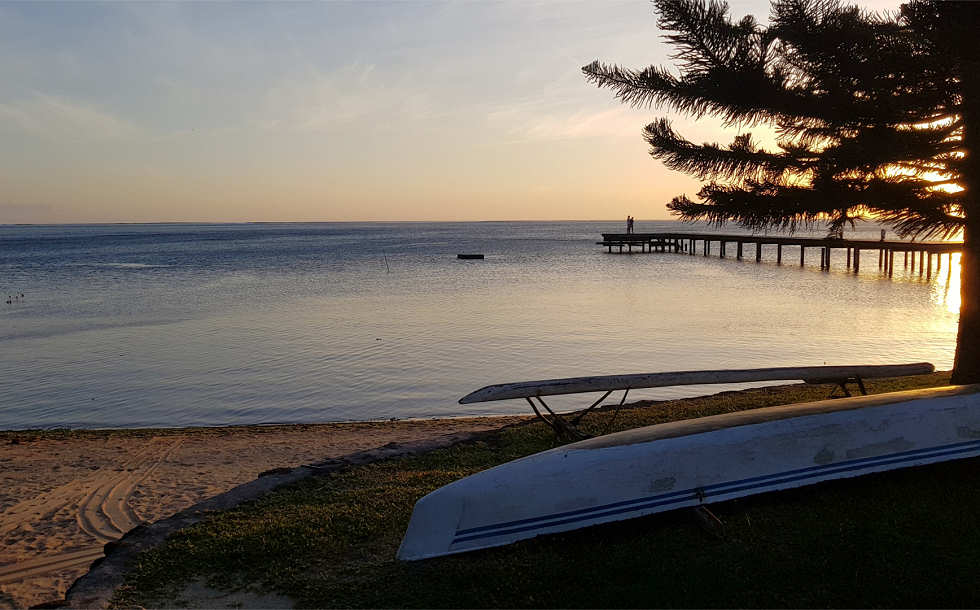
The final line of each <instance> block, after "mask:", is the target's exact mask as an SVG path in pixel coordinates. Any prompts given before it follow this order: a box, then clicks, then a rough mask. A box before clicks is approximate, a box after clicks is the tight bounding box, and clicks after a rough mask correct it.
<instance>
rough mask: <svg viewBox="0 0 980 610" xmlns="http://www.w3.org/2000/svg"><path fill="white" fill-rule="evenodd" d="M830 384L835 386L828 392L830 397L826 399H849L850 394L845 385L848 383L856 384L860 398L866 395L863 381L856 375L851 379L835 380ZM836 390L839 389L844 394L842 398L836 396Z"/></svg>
mask: <svg viewBox="0 0 980 610" xmlns="http://www.w3.org/2000/svg"><path fill="white" fill-rule="evenodd" d="M830 383H836V384H837V385H835V386H834V388H833V389H832V390H831V391H830V396H828V397H827V398H850V397H851V392H850V391H849V390H848V389H847V384H849V383H856V384H857V386H858V389H860V390H861V395H862V396H867V395H868V391H867V390H866V389H865V388H864V381H863V380H862V379H861V378H860V377H858V376H857V375H855V376H853V377H846V378H844V379H835V380H832V381H831V382H830ZM837 388H840V389H841V390H842V391H843V392H844V395H843V396H837Z"/></svg>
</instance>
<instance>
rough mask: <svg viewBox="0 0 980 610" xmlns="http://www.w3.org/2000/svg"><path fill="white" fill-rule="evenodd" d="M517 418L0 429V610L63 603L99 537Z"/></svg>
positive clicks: (96, 551)
mask: <svg viewBox="0 0 980 610" xmlns="http://www.w3.org/2000/svg"><path fill="white" fill-rule="evenodd" d="M523 419H525V418H523V417H492V418H491V417H485V418H466V419H441V420H410V421H395V422H356V423H340V424H316V425H294V426H253V427H235V428H197V429H190V430H149V431H134V430H123V431H106V432H97V431H91V432H85V431H83V432H78V433H74V434H67V435H50V434H41V435H40V436H36V437H32V435H30V434H29V433H15V432H14V433H11V432H8V433H4V432H0V608H8V607H15V608H17V607H25V606H29V605H32V604H38V603H41V602H47V601H51V600H55V599H61V598H62V597H63V596H64V592H65V590H66V589H67V588H68V586H69V585H71V583H72V582H73V581H74V580H75V579H76V578H78V577H79V576H81V575H82V574H84V573H85V572H86V571H87V569H88V566H89V565H90V564H91V563H92V562H93V561H94V560H95V559H97V558H99V557H101V556H102V546H103V545H104V544H105V543H106V542H109V541H111V540H115V539H117V538H119V537H120V536H121V535H122V534H123V533H125V532H126V531H128V530H129V529H131V528H133V527H135V526H136V525H138V524H139V523H142V522H152V521H156V520H158V519H161V518H164V517H168V516H170V515H172V514H173V513H176V512H178V511H180V510H183V509H184V508H187V507H189V506H191V505H193V504H196V503H197V502H199V501H201V500H204V499H206V498H209V497H211V496H214V495H217V494H219V493H222V492H225V491H227V490H229V489H231V488H232V487H235V486H237V485H240V484H242V483H246V482H248V481H251V480H253V479H255V478H256V477H257V476H258V475H259V473H261V472H264V471H267V470H270V469H274V468H287V467H295V466H300V465H302V464H307V463H312V462H317V461H321V460H324V459H328V458H335V457H340V456H343V455H347V454H350V453H354V452H356V451H363V450H366V449H373V448H376V447H380V446H383V445H386V444H388V443H403V442H411V441H420V440H427V439H433V438H437V437H440V436H444V435H449V434H458V433H464V432H477V431H481V430H490V429H494V428H499V427H501V426H505V425H508V424H512V423H516V422H518V421H521V420H523Z"/></svg>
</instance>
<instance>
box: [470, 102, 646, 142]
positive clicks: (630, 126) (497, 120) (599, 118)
mask: <svg viewBox="0 0 980 610" xmlns="http://www.w3.org/2000/svg"><path fill="white" fill-rule="evenodd" d="M536 106H537V105H535V104H525V105H516V106H512V107H508V108H502V109H498V110H494V111H491V112H490V113H488V114H487V121H488V122H489V123H490V124H491V126H494V127H496V128H498V129H503V130H505V131H506V132H507V133H509V134H511V136H512V137H514V138H516V139H519V140H577V139H584V138H622V137H637V136H638V134H639V133H640V130H641V129H643V126H644V125H646V122H645V120H648V119H644V117H643V116H641V115H639V114H637V113H636V112H635V111H631V110H630V109H628V108H624V107H622V106H614V107H612V108H606V109H602V110H582V109H579V110H560V109H550V110H548V109H544V108H540V107H536Z"/></svg>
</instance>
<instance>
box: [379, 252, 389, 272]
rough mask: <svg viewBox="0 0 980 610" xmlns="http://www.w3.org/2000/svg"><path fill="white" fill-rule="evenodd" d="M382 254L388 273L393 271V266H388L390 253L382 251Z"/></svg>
mask: <svg viewBox="0 0 980 610" xmlns="http://www.w3.org/2000/svg"><path fill="white" fill-rule="evenodd" d="M381 255H382V256H384V257H385V269H387V270H388V273H391V267H389V266H388V254H387V253H385V252H382V253H381Z"/></svg>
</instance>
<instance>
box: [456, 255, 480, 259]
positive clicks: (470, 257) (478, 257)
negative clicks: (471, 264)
mask: <svg viewBox="0 0 980 610" xmlns="http://www.w3.org/2000/svg"><path fill="white" fill-rule="evenodd" d="M456 258H461V259H463V260H483V255H482V254H457V255H456Z"/></svg>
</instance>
